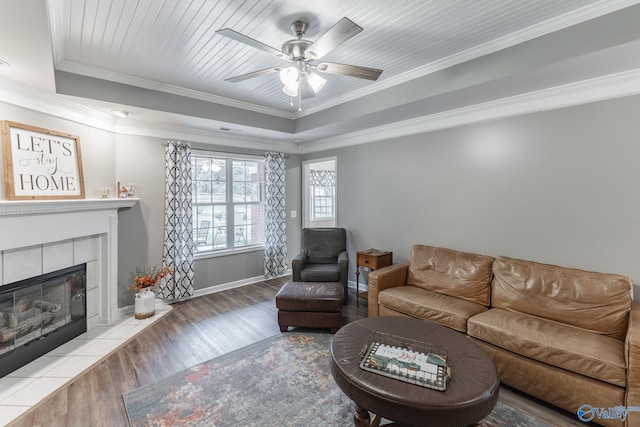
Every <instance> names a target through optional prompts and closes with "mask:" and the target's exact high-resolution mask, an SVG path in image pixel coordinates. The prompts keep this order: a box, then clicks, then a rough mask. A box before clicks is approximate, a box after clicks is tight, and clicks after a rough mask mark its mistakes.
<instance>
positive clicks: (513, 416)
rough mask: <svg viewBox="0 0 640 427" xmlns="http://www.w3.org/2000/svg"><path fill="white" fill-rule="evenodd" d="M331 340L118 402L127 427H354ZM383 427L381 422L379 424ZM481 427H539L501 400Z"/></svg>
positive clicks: (203, 369) (204, 367)
mask: <svg viewBox="0 0 640 427" xmlns="http://www.w3.org/2000/svg"><path fill="white" fill-rule="evenodd" d="M330 343H331V335H329V334H327V333H297V332H296V333H292V332H290V333H286V334H281V335H276V336H274V337H272V338H268V339H266V340H263V341H260V342H258V343H255V344H252V345H250V346H247V347H244V348H241V349H238V350H235V351H233V352H231V353H228V354H225V355H223V356H220V357H217V358H215V359H212V360H209V361H208V362H205V363H202V364H200V365H197V366H194V367H192V368H189V369H186V370H184V371H181V372H178V373H176V374H174V375H172V376H170V377H167V378H165V379H163V380H161V381H159V382H158V383H156V384H152V385H148V386H145V387H142V388H139V389H137V390H133V391H130V392H128V393H125V394H124V395H123V399H124V404H125V407H126V409H127V415H128V417H129V423H130V425H131V426H134V427H143V426H145V427H147V426H148V427H152V426H164V427H169V426H208V427H213V426H215V427H222V426H243V427H244V426H336V427H337V426H353V402H352V401H351V400H350V399H349V398H348V397H346V396H345V395H344V393H342V391H341V390H340V389H339V388H338V386H337V385H336V384H335V382H334V380H333V377H332V376H331V372H330V369H329V346H330ZM383 424H384V422H383ZM481 426H484V427H498V426H511V427H537V426H540V427H543V426H545V427H546V426H548V425H547V424H545V423H542V422H541V421H539V420H537V419H535V418H533V417H531V416H530V415H528V414H525V413H523V412H520V411H518V410H516V409H514V408H512V407H510V406H508V405H506V404H503V403H502V402H500V401H498V403H497V405H496V406H495V408H494V410H493V412H491V414H489V415H488V416H487V417H486V418H485V419H484V420H483V421H482V423H481Z"/></svg>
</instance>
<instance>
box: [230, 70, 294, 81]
mask: <svg viewBox="0 0 640 427" xmlns="http://www.w3.org/2000/svg"><path fill="white" fill-rule="evenodd" d="M280 70H282V67H271V68H265V69H264V70H258V71H253V72H251V73H247V74H242V75H240V76H235V77H229V78H228V79H224V81H225V82H231V83H238V82H241V81H243V80H247V79H252V78H254V77H258V76H262V75H264V74H271V73H277V72H279V71H280Z"/></svg>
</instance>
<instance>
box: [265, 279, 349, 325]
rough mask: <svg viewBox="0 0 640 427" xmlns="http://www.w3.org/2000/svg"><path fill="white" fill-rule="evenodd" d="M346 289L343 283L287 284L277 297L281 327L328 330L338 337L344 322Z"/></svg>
mask: <svg viewBox="0 0 640 427" xmlns="http://www.w3.org/2000/svg"><path fill="white" fill-rule="evenodd" d="M343 299H344V289H343V286H342V283H341V282H287V283H285V284H284V285H283V286H282V288H281V289H280V291H278V294H277V295H276V307H277V308H278V325H279V326H280V331H281V332H286V331H287V330H288V329H289V326H298V327H308V328H329V329H330V330H331V333H332V334H335V333H336V332H337V331H338V329H339V328H340V322H341V321H342V301H343Z"/></svg>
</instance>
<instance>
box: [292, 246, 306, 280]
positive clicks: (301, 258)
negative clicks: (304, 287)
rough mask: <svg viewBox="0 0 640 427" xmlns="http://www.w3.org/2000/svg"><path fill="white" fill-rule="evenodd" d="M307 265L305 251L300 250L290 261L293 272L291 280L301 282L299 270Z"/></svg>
mask: <svg viewBox="0 0 640 427" xmlns="http://www.w3.org/2000/svg"><path fill="white" fill-rule="evenodd" d="M306 265H307V253H306V252H305V251H302V252H300V253H299V254H298V255H296V257H295V258H294V259H293V260H292V261H291V271H292V273H293V281H294V282H301V281H302V280H301V279H300V271H301V270H302V269H303V268H304V267H305V266H306Z"/></svg>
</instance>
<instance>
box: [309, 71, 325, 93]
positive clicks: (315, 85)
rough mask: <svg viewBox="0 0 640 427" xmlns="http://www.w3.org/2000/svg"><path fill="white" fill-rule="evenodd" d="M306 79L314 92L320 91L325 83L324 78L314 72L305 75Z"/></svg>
mask: <svg viewBox="0 0 640 427" xmlns="http://www.w3.org/2000/svg"><path fill="white" fill-rule="evenodd" d="M307 81H308V82H309V84H310V85H311V88H312V89H313V91H314V92H315V93H318V92H320V90H321V89H322V88H323V87H324V85H325V83H327V80H326V79H324V78H322V77H320V76H319V75H318V74H316V73H310V74H309V75H307Z"/></svg>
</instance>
